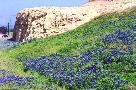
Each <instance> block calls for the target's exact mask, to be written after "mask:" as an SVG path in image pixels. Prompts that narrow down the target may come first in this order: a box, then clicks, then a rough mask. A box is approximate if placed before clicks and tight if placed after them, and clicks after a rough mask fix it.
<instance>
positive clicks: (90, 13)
mask: <svg viewBox="0 0 136 90" xmlns="http://www.w3.org/2000/svg"><path fill="white" fill-rule="evenodd" d="M135 5H136V4H134V3H132V2H127V3H117V2H111V1H110V2H109V1H106V2H104V1H102V2H101V1H95V2H90V3H88V4H85V5H83V6H80V7H35V8H27V9H24V10H22V11H20V12H19V13H18V14H17V16H16V22H15V27H14V33H13V39H14V40H15V41H26V40H31V39H33V38H46V37H48V36H51V35H57V34H60V33H63V32H67V31H70V30H72V29H74V28H76V27H78V26H80V25H82V24H84V23H86V22H88V21H90V20H91V19H93V18H95V17H97V16H99V15H101V14H103V13H108V12H114V11H122V10H125V9H126V8H128V7H133V6H135Z"/></svg>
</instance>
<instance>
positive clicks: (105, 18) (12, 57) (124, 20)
mask: <svg viewBox="0 0 136 90" xmlns="http://www.w3.org/2000/svg"><path fill="white" fill-rule="evenodd" d="M135 19H136V8H133V9H132V10H130V11H129V12H123V13H111V14H106V15H102V16H100V17H98V18H95V19H94V20H92V21H90V22H88V23H86V24H84V25H82V26H80V27H78V28H76V29H75V30H73V31H70V32H66V33H63V34H60V35H57V36H51V37H48V38H46V39H37V40H33V41H32V42H30V43H24V44H23V45H20V46H17V47H15V48H10V49H7V50H2V51H0V60H1V61H0V62H1V63H0V68H4V69H6V70H9V71H11V72H13V73H15V74H19V75H25V74H27V75H30V74H29V73H24V72H23V71H22V68H23V66H22V64H21V62H16V58H18V57H20V56H21V55H26V56H27V57H28V58H33V57H37V56H39V55H43V54H48V53H56V52H59V53H61V54H67V55H74V56H76V55H78V54H80V53H81V52H83V51H85V50H87V49H89V48H93V47H96V46H98V45H101V44H102V43H101V40H100V38H101V37H102V36H105V35H107V34H109V33H112V32H114V30H116V29H118V28H121V29H124V28H125V25H129V26H127V29H128V30H131V29H132V28H131V26H135V25H136V21H134V20H135ZM132 21H133V22H132ZM135 53H136V49H135ZM130 75H131V78H128V77H127V76H130ZM135 75H136V73H133V74H131V73H128V74H126V78H128V79H129V80H130V81H131V82H132V83H135V84H136V81H135V80H134V76H135Z"/></svg>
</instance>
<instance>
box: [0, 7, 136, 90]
mask: <svg viewBox="0 0 136 90" xmlns="http://www.w3.org/2000/svg"><path fill="white" fill-rule="evenodd" d="M135 30H136V7H134V8H133V9H128V10H127V11H126V12H121V13H117V12H114V13H109V14H105V15H102V16H99V17H97V18H94V19H93V20H91V21H89V22H88V23H85V24H84V25H81V26H80V27H78V28H76V29H74V30H73V31H69V32H65V33H63V34H60V35H56V36H51V37H48V38H46V39H34V40H30V41H28V42H25V43H22V44H20V45H18V46H14V47H13V48H8V49H3V50H1V51H0V60H1V61H0V68H1V69H4V70H6V71H9V72H8V73H12V74H13V75H12V74H11V76H12V77H14V78H13V79H12V81H11V79H10V77H11V76H8V81H9V82H8V83H4V81H3V82H0V83H4V84H0V85H2V86H0V88H3V89H9V88H10V89H13V87H14V88H18V89H25V90H27V89H30V88H31V89H34V90H35V89H53V90H55V89H57V90H65V89H69V90H80V89H81V90H83V89H90V88H95V89H98V90H102V89H106V90H107V89H108V90H112V89H115V90H117V89H119V90H135V89H136V79H135V77H136V68H135V62H136V40H135V37H136V32H135ZM0 72H5V71H2V70H0ZM55 73H56V74H55ZM5 74H6V73H4V74H2V75H5ZM8 75H10V74H8ZM18 75H19V76H18ZM52 75H53V76H52ZM5 77H6V76H5ZM26 77H31V78H29V79H26ZM18 78H20V79H19V80H18ZM20 80H21V81H20ZM0 81H1V77H0ZM5 81H7V79H5ZM24 81H25V82H26V84H24ZM18 85H19V86H18Z"/></svg>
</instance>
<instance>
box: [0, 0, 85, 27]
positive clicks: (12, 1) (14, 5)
mask: <svg viewBox="0 0 136 90" xmlns="http://www.w3.org/2000/svg"><path fill="white" fill-rule="evenodd" d="M85 2H87V0H0V26H3V25H7V23H8V22H9V23H10V24H11V25H12V26H13V25H14V23H15V17H16V14H17V12H18V11H20V10H22V9H24V8H29V7H37V6H79V5H82V4H84V3H85Z"/></svg>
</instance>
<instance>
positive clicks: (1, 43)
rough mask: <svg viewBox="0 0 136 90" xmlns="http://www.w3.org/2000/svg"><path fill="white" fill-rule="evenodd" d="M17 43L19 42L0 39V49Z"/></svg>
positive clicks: (14, 45)
mask: <svg viewBox="0 0 136 90" xmlns="http://www.w3.org/2000/svg"><path fill="white" fill-rule="evenodd" d="M17 45H19V42H14V41H9V40H3V41H0V49H3V48H7V47H16V46H17Z"/></svg>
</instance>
